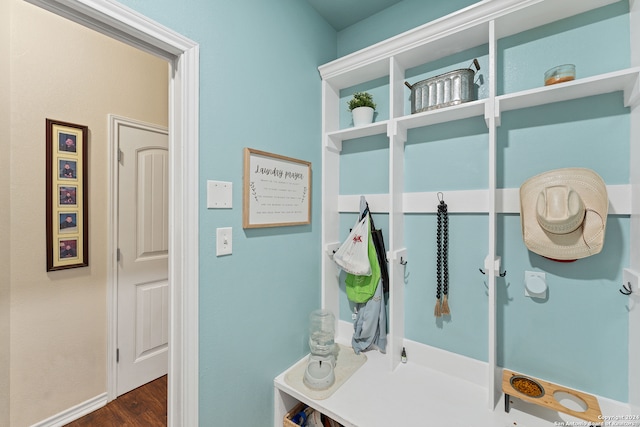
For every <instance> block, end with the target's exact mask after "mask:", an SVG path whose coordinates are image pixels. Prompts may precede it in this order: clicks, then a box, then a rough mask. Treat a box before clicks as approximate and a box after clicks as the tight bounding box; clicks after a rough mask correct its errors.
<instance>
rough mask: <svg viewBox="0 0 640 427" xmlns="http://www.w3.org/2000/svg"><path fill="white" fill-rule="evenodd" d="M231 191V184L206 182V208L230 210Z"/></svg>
mask: <svg viewBox="0 0 640 427" xmlns="http://www.w3.org/2000/svg"><path fill="white" fill-rule="evenodd" d="M232 190H233V183H232V182H225V181H207V208H208V209H231V208H232V207H233V206H232V203H231V200H232V195H233V191H232Z"/></svg>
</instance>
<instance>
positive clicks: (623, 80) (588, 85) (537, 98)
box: [496, 67, 640, 113]
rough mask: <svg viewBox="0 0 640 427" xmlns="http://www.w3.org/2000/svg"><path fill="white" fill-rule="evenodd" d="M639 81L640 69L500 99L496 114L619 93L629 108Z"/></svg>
mask: <svg viewBox="0 0 640 427" xmlns="http://www.w3.org/2000/svg"><path fill="white" fill-rule="evenodd" d="M639 77H640V67H636V68H629V69H625V70H620V71H614V72H611V73H606V74H601V75H598V76H593V77H586V78H583V79H577V80H573V81H570V82H566V83H561V84H555V85H551V86H542V87H539V88H535V89H530V90H526V91H522V92H517V93H512V94H507V95H501V96H498V97H496V112H497V113H499V112H504V111H509V110H516V109H521V108H528V107H535V106H538V105H544V104H551V103H554V102H561V101H569V100H572V99H579V98H585V97H587V96H594V95H602V94H605V93H610V92H616V91H623V92H624V93H625V106H629V105H630V104H632V103H633V102H634V100H636V99H637V97H638V93H637V92H638V79H639Z"/></svg>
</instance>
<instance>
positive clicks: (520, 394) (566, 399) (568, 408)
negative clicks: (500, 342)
mask: <svg viewBox="0 0 640 427" xmlns="http://www.w3.org/2000/svg"><path fill="white" fill-rule="evenodd" d="M502 391H503V392H504V394H505V396H504V410H505V412H509V403H510V402H509V396H513V397H517V398H518V399H520V400H524V401H526V402H530V403H534V404H536V405H540V406H544V407H547V408H550V409H553V410H554V411H558V412H563V413H565V414H569V415H572V416H574V417H576V418H580V419H583V420H586V421H589V422H592V423H594V424H601V423H602V412H601V411H600V405H599V404H598V399H596V398H595V396H592V395H590V394H586V393H582V392H580V391H577V390H572V389H570V388H567V387H563V386H560V385H557V384H553V383H550V382H547V381H543V380H540V379H537V378H532V377H529V376H526V375H521V374H518V373H516V372H513V371H509V370H507V369H505V370H504V371H503V372H502Z"/></svg>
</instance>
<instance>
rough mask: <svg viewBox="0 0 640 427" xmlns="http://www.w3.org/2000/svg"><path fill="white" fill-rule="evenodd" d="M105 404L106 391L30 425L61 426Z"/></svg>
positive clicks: (41, 426)
mask: <svg viewBox="0 0 640 427" xmlns="http://www.w3.org/2000/svg"><path fill="white" fill-rule="evenodd" d="M106 404H107V393H106V392H105V393H102V394H99V395H98V396H96V397H93V398H91V399H89V400H87V401H84V402H82V403H80V404H78V405H76V406H74V407H71V408H69V409H66V410H64V411H62V412H60V413H59V414H56V415H54V416H52V417H49V418H47V419H46V420H42V421H40V422H37V423H35V424H33V425H32V426H31V427H61V426H64V425H66V424H69V423H70V422H71V421H75V420H77V419H78V418H81V417H83V416H85V415H87V414H89V413H91V412H93V411H95V410H96V409H100V408H102V407H103V406H105V405H106Z"/></svg>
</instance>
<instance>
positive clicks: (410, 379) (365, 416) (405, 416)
mask: <svg viewBox="0 0 640 427" xmlns="http://www.w3.org/2000/svg"><path fill="white" fill-rule="evenodd" d="M405 346H406V348H407V354H408V359H409V361H408V362H407V363H406V364H400V365H399V366H398V367H397V368H396V369H394V370H393V371H389V369H388V366H389V361H388V356H387V355H383V354H380V353H379V352H377V351H371V352H367V353H366V355H367V361H366V362H365V364H364V365H363V366H362V367H361V368H360V369H358V370H357V371H356V372H355V373H354V374H353V376H352V377H351V378H350V379H349V380H347V381H346V382H345V383H344V384H343V385H342V386H341V387H340V388H339V389H338V390H336V391H335V393H334V394H333V395H331V396H330V397H329V398H327V399H324V400H314V399H311V398H309V397H308V396H306V395H305V394H303V393H301V392H300V391H298V390H297V389H294V388H292V387H291V386H289V384H287V382H286V381H285V375H286V374H287V372H283V373H282V374H280V375H279V376H278V377H276V379H275V380H274V385H275V388H276V398H284V399H283V402H284V401H289V402H291V401H290V400H289V399H290V398H293V399H295V400H294V402H303V403H305V404H306V405H308V406H311V407H312V408H314V409H316V410H318V411H320V412H322V413H323V414H325V415H327V416H329V417H330V418H332V419H334V420H336V421H338V422H339V423H341V424H343V425H344V426H345V427H358V426H360V427H391V426H411V425H419V426H422V425H434V426H474V427H502V426H504V427H507V426H514V425H518V426H528V427H542V426H544V427H547V426H549V425H553V422H554V421H562V422H565V423H566V424H565V425H581V424H579V423H580V420H579V419H577V418H574V417H571V416H569V415H565V414H559V413H557V412H555V411H552V410H549V409H545V408H542V407H537V406H535V405H531V404H527V403H525V402H522V401H518V399H515V398H513V399H512V401H513V402H514V403H513V404H512V405H511V410H510V412H509V413H506V412H504V410H503V408H504V400H500V401H499V402H498V404H497V406H496V409H495V410H492V409H490V408H487V405H486V404H485V402H486V400H487V389H486V387H483V386H482V385H479V384H478V383H477V382H472V381H468V380H466V379H464V378H462V377H461V376H459V375H455V372H456V371H453V372H454V373H452V372H447V368H449V369H451V368H452V366H453V363H452V362H451V361H448V360H447V355H446V354H445V353H447V352H444V351H442V350H438V349H436V348H429V349H427V350H426V351H425V350H424V349H422V350H421V347H422V346H421V345H419V344H417V343H414V342H412V341H406V342H405ZM421 351H422V352H424V353H425V354H417V353H420V352H421ZM448 357H451V355H449V356H448ZM456 357H457V358H461V359H466V360H463V361H462V363H459V362H460V361H455V362H458V365H457V366H458V368H459V371H457V372H458V373H465V374H468V373H469V371H473V373H472V374H471V375H475V376H476V377H478V374H479V373H481V372H482V371H486V369H487V366H486V365H487V364H486V363H484V362H479V361H476V360H473V359H468V358H464V357H462V356H455V357H454V359H455V358H456ZM427 359H430V362H431V364H432V366H433V368H430V367H428V366H427V365H426V364H424V363H423V362H424V361H425V360H427ZM414 360H416V361H415V362H414ZM442 367H444V369H442ZM480 376H481V375H480ZM502 399H504V396H503V397H502ZM598 400H599V403H600V406H601V409H602V412H603V415H607V416H614V415H617V416H623V415H625V414H629V415H630V414H633V412H632V410H631V409H630V408H629V407H628V405H624V404H621V403H619V402H615V401H611V400H608V399H603V398H598ZM289 405H291V403H289V404H288V405H287V404H284V405H283V406H285V407H286V406H289ZM372 408H376V409H377V410H372ZM285 409H290V408H285ZM285 412H286V411H285ZM278 421H280V424H277V423H278ZM281 421H282V419H281V418H279V419H276V420H274V425H282V423H281ZM571 422H573V423H574V424H569V423H571Z"/></svg>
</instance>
